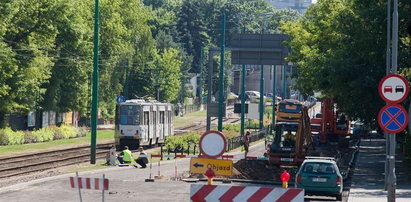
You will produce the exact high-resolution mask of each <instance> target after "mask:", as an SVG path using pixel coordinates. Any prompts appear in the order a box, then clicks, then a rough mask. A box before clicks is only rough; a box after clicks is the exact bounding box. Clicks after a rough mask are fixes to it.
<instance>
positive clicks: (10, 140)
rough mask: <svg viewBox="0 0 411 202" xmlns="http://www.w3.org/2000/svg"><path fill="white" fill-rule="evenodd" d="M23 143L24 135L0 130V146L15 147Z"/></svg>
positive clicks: (19, 132)
mask: <svg viewBox="0 0 411 202" xmlns="http://www.w3.org/2000/svg"><path fill="white" fill-rule="evenodd" d="M23 143H24V133H23V132H21V131H13V130H12V129H10V128H5V129H0V145H15V144H23Z"/></svg>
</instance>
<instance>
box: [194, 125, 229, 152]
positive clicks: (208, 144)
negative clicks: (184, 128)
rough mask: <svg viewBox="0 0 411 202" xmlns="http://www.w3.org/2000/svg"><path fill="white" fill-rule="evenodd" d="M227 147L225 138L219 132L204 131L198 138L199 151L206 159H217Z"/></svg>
mask: <svg viewBox="0 0 411 202" xmlns="http://www.w3.org/2000/svg"><path fill="white" fill-rule="evenodd" d="M226 147H227V140H226V139H225V136H224V135H223V134H222V133H221V132H219V131H214V130H210V131H206V132H205V133H204V134H203V135H202V136H201V138H200V151H201V153H202V154H203V155H204V156H205V157H207V158H218V157H220V156H221V155H223V154H224V152H225V149H226Z"/></svg>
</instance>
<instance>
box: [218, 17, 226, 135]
mask: <svg viewBox="0 0 411 202" xmlns="http://www.w3.org/2000/svg"><path fill="white" fill-rule="evenodd" d="M221 32H222V35H221V56H220V85H219V99H218V131H223V113H224V62H225V61H224V52H225V12H223V14H222V16H221Z"/></svg>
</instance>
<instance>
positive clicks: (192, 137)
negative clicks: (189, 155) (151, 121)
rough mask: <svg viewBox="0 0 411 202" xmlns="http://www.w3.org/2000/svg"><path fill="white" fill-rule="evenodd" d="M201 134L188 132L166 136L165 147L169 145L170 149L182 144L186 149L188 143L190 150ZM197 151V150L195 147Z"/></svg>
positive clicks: (198, 140)
mask: <svg viewBox="0 0 411 202" xmlns="http://www.w3.org/2000/svg"><path fill="white" fill-rule="evenodd" d="M200 137H201V134H200V133H199V132H190V133H186V134H183V135H175V136H169V137H167V138H166V142H165V145H166V147H168V146H170V148H171V149H174V148H176V147H179V146H183V147H184V149H185V150H186V149H187V148H188V144H190V147H191V148H190V151H192V150H193V149H194V145H195V144H197V145H198V143H199V142H200ZM197 148H198V147H197ZM197 151H199V150H198V149H197Z"/></svg>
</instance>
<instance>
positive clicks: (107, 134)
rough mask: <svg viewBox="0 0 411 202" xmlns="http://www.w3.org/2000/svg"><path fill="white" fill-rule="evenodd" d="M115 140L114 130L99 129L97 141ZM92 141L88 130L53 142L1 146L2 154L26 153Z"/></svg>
mask: <svg viewBox="0 0 411 202" xmlns="http://www.w3.org/2000/svg"><path fill="white" fill-rule="evenodd" d="M108 140H114V130H100V131H97V142H102V141H108ZM90 142H91V133H90V132H88V133H87V135H86V136H85V137H79V138H72V139H64V140H55V141H51V142H42V143H33V144H23V145H6V146H0V155H6V154H13V153H20V152H21V153H24V152H29V151H33V152H34V151H42V150H48V149H57V148H64V147H70V146H73V145H89V144H90Z"/></svg>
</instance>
